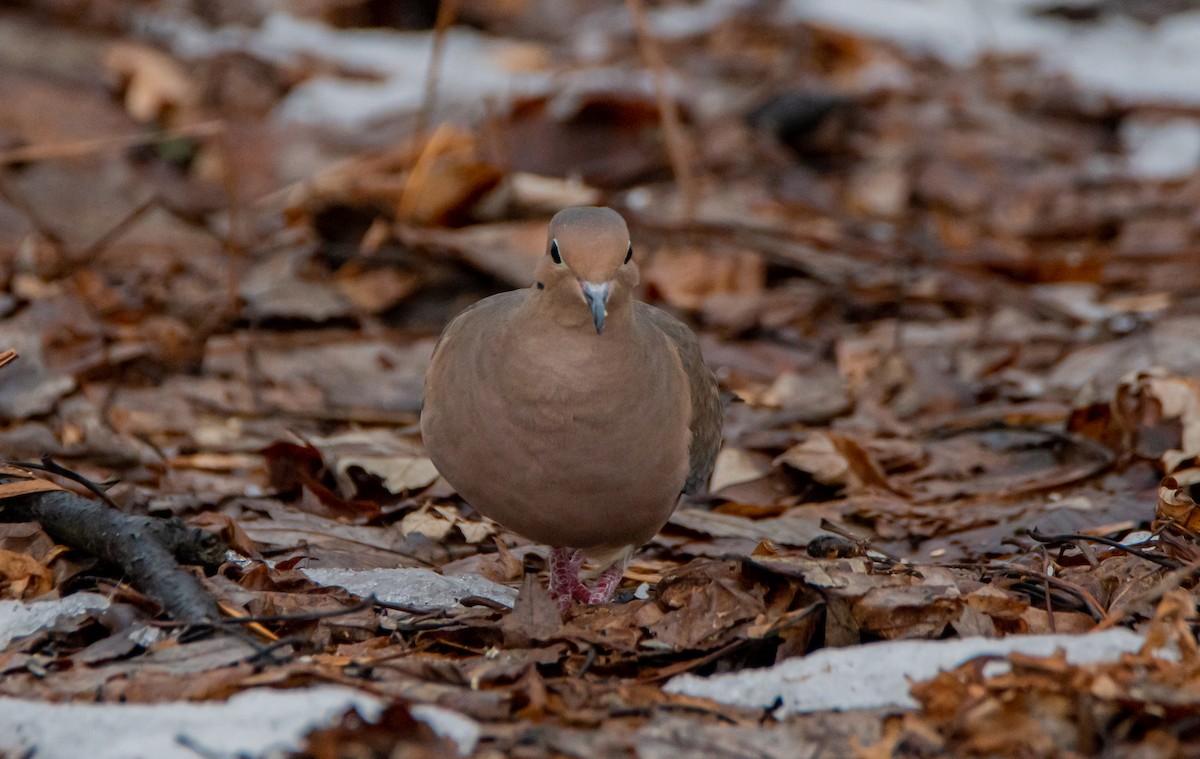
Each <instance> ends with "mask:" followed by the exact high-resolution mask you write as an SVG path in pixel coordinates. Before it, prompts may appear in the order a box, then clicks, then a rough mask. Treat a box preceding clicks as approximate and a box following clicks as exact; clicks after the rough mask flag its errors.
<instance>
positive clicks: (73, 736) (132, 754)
mask: <svg viewBox="0 0 1200 759" xmlns="http://www.w3.org/2000/svg"><path fill="white" fill-rule="evenodd" d="M350 707H354V708H356V709H358V711H359V713H360V714H362V715H363V716H364V717H366V718H367V719H374V718H375V717H376V716H378V714H379V711H380V703H379V701H378V700H377V699H375V698H374V697H372V696H369V695H367V694H365V693H360V692H359V691H356V690H351V689H349V688H335V687H321V688H311V689H305V690H286V691H283V690H271V689H266V688H263V689H257V690H250V691H246V692H244V693H239V694H237V695H235V696H233V697H232V698H230V699H229V700H228V701H226V702H224V703H207V702H205V703H190V702H171V703H160V704H75V703H67V704H54V703H45V702H41V701H24V700H20V699H15V698H0V754H4V753H5V752H7V753H8V754H9V755H12V756H18V755H23V754H24V753H25V752H28V751H31V750H32V751H35V752H36V753H34V754H32V755H34V756H37V757H38V759H79V757H84V756H86V757H88V759H196V756H197V753H196V751H193V750H192V749H190V748H188V747H187V746H188V745H189V744H191V745H195V746H197V747H198V748H201V749H202V750H203V752H204V755H205V756H221V757H236V756H243V755H249V756H260V755H262V754H264V753H266V752H269V751H285V750H291V749H297V748H299V747H300V745H301V739H302V738H303V737H304V736H305V735H306V734H307V733H308V732H309V731H311V730H312V729H313V728H316V727H318V726H321V725H326V724H329V723H331V722H333V721H335V720H336V719H337V718H338V717H340V716H341V715H342V713H343V712H345V711H346V710H347V709H349V708H350ZM64 726H69V729H64Z"/></svg>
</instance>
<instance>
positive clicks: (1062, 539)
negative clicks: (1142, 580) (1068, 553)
mask: <svg viewBox="0 0 1200 759" xmlns="http://www.w3.org/2000/svg"><path fill="white" fill-rule="evenodd" d="M1027 534H1028V535H1029V537H1030V538H1032V539H1034V540H1036V541H1037V542H1039V543H1045V544H1046V545H1054V544H1056V543H1073V542H1075V541H1077V540H1080V541H1087V542H1091V543H1100V544H1101V545H1106V546H1109V547H1110V548H1115V549H1117V550H1118V551H1124V552H1125V553H1127V554H1130V555H1131V556H1136V557H1138V558H1139V559H1145V560H1146V561H1152V562H1154V563H1155V564H1158V565H1159V566H1160V567H1166V568H1167V569H1179V568H1180V567H1182V566H1183V563H1182V562H1180V561H1176V560H1175V559H1172V558H1171V557H1169V556H1158V555H1156V554H1152V553H1146V552H1145V551H1139V550H1138V549H1136V548H1133V547H1131V546H1127V545H1125V544H1124V543H1122V542H1120V541H1119V540H1113V539H1112V538H1103V537H1100V536H1098V535H1081V534H1078V533H1070V532H1067V533H1062V534H1058V535H1043V534H1042V533H1040V532H1038V531H1037V530H1036V529H1035V530H1030V531H1029V532H1028V533H1027Z"/></svg>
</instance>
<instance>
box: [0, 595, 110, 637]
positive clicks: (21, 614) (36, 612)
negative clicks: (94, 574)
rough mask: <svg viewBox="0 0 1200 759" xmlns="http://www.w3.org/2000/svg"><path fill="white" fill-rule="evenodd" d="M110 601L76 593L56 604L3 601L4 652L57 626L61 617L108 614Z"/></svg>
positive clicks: (0, 621)
mask: <svg viewBox="0 0 1200 759" xmlns="http://www.w3.org/2000/svg"><path fill="white" fill-rule="evenodd" d="M108 605H109V601H108V598H106V597H105V596H102V595H100V594H99V593H75V594H74V595H70V596H67V597H66V598H58V599H55V600H53V601H33V602H32V603H26V602H24V601H0V649H3V648H5V647H6V646H8V644H9V643H11V642H13V641H14V640H16V639H17V638H24V637H25V636H27V635H32V634H34V633H35V632H37V631H39V630H45V629H47V628H49V627H53V626H54V623H55V622H56V621H57V620H58V619H59V617H67V618H70V619H77V618H79V617H84V616H87V615H88V614H89V613H91V612H97V611H104V610H105V609H107V608H108Z"/></svg>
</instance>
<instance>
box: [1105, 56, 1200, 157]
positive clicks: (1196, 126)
mask: <svg viewBox="0 0 1200 759" xmlns="http://www.w3.org/2000/svg"><path fill="white" fill-rule="evenodd" d="M1196 76H1197V78H1200V70H1198V71H1197V72H1196ZM1121 142H1122V143H1123V144H1124V146H1125V160H1126V162H1127V164H1128V166H1129V171H1130V173H1131V174H1133V175H1134V176H1138V177H1144V178H1146V179H1179V178H1181V177H1186V176H1188V175H1189V174H1191V173H1192V172H1194V171H1195V170H1196V169H1197V168H1200V122H1197V121H1196V120H1195V119H1189V118H1174V119H1168V120H1165V121H1161V122H1147V121H1143V120H1140V119H1136V118H1129V119H1125V120H1124V121H1122V122H1121Z"/></svg>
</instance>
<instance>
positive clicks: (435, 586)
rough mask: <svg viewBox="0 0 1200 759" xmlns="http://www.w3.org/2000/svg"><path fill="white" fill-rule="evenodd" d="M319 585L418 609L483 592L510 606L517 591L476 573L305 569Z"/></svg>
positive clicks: (445, 604)
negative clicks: (442, 573) (451, 575)
mask: <svg viewBox="0 0 1200 759" xmlns="http://www.w3.org/2000/svg"><path fill="white" fill-rule="evenodd" d="M302 571H303V572H304V574H305V575H307V576H308V579H310V580H312V581H313V582H315V583H318V584H320V585H335V586H337V587H339V588H345V589H346V590H347V591H349V592H351V593H353V594H354V595H356V596H363V597H366V596H375V598H377V599H379V600H380V601H386V602H388V603H394V604H402V605H404V606H412V607H415V608H418V609H429V610H432V609H445V608H448V607H450V606H454V605H455V604H457V603H458V602H459V600H460V599H462V598H464V597H466V596H482V597H484V598H490V599H492V600H493V601H498V602H500V603H502V604H505V605H506V606H512V605H513V602H514V601H516V599H517V591H516V590H515V589H514V588H510V587H508V586H507V585H501V584H500V583H498V582H492V581H491V580H489V579H487V578H486V577H481V576H479V575H469V574H468V575H460V576H456V577H446V576H445V575H440V574H438V573H437V572H431V571H430V570H428V569H305V570H302Z"/></svg>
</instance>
